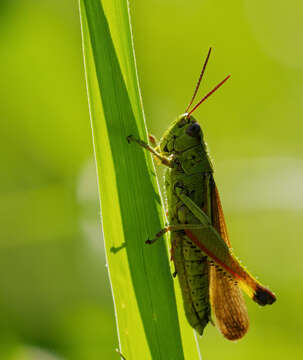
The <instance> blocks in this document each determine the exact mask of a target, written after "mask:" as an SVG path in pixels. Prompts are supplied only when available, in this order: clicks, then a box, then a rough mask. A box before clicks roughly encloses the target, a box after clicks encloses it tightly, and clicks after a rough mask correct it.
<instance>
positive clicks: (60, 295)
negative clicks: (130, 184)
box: [0, 0, 303, 360]
mask: <svg viewBox="0 0 303 360" xmlns="http://www.w3.org/2000/svg"><path fill="white" fill-rule="evenodd" d="M130 9H131V14H132V22H133V34H134V41H135V50H136V55H137V65H138V72H139V78H140V84H141V89H142V96H143V101H144V105H145V112H146V118H147V124H148V128H149V129H150V131H151V132H152V133H153V134H154V135H156V136H157V137H160V136H161V133H162V132H163V131H164V130H165V129H166V127H167V126H168V124H169V122H170V121H171V120H173V119H174V118H175V116H176V115H178V114H180V113H182V112H183V111H184V110H185V108H186V105H187V103H188V101H189V100H190V98H191V95H192V92H193V88H194V85H195V82H196V80H197V77H198V74H199V71H200V69H201V66H202V63H203V60H204V57H205V56H206V53H207V50H208V48H209V46H212V47H213V50H214V51H213V53H212V57H211V60H210V63H209V65H208V68H207V71H206V77H205V79H204V81H203V85H202V91H201V92H200V95H199V97H201V96H202V94H203V93H206V91H207V90H209V89H210V88H211V87H212V86H213V85H215V84H216V83H218V82H219V81H221V80H222V79H223V78H224V77H225V76H226V75H227V74H229V73H230V74H232V79H231V80H229V82H228V83H227V84H226V85H224V87H223V88H222V89H220V90H219V91H218V92H217V93H216V94H215V95H213V97H212V98H210V99H209V100H207V102H206V103H205V104H203V105H202V106H201V107H200V108H199V110H197V111H196V113H195V114H196V117H197V118H198V119H199V121H200V123H201V125H202V127H203V129H204V133H205V137H206V140H207V142H208V144H209V147H210V151H211V155H212V157H213V159H214V162H215V168H216V180H217V183H218V186H219V189H220V193H221V198H222V202H223V207H224V210H225V215H226V220H227V223H228V227H229V233H230V237H231V240H232V244H233V246H234V248H235V251H236V253H237V254H238V256H239V257H240V258H241V259H242V260H243V262H244V263H245V264H246V265H247V267H248V268H249V269H250V271H251V272H252V273H253V274H256V275H259V276H260V279H261V281H263V282H264V283H265V284H266V285H267V284H268V285H270V288H271V289H273V290H274V291H275V292H276V294H277V296H278V301H277V303H276V304H275V305H273V306H272V307H266V308H260V307H258V306H257V305H256V304H254V303H252V302H251V301H249V300H248V301H247V305H248V309H249V314H250V319H251V326H250V331H249V333H248V334H247V336H246V337H245V338H244V339H243V340H241V341H239V342H237V343H229V342H227V341H226V340H225V339H223V338H222V336H221V335H220V334H219V333H218V331H217V330H216V329H215V328H213V327H212V326H211V325H209V326H208V327H207V329H206V331H205V335H204V336H203V337H202V338H201V339H200V340H199V342H200V345H201V351H202V355H203V357H204V359H219V358H224V359H225V360H229V359H234V360H235V359H242V358H246V359H255V358H258V359H265V358H275V359H284V358H286V357H287V358H290V359H294V358H300V356H302V347H303V339H302V334H303V331H302V327H303V315H302V310H301V309H302V296H303V286H302V270H303V268H302V260H301V254H302V251H303V244H302V240H301V239H302V236H303V230H302V226H301V225H300V224H302V221H303V190H302V183H303V146H302V132H303V121H302V115H303V101H302V90H303V85H302V83H303V46H302V39H301V37H302V30H303V23H302V13H303V3H302V1H300V0H289V1H288V2H276V1H273V0H270V1H269V0H265V1H261V0H255V1H250V0H246V1H240V0H235V1H233V2H224V1H217V2H214V1H211V0H207V1H201V0H187V1H185V0H177V1H176V0H149V1H142V0H141V1H140V0H130ZM0 19H1V21H0V32H1V42H0V51H1V56H0V79H1V80H0V81H1V86H0V98H1V100H0V116H1V121H0V134H1V141H0V153H1V173H0V174H1V175H0V185H1V187H0V197H1V208H0V211H1V216H0V228H1V239H0V359H4V360H56V359H71V360H78V359H79V360H80V359H81V360H84V359H85V360H94V359H109V360H111V359H118V358H119V357H118V355H117V354H116V353H115V351H114V349H115V348H116V347H117V344H118V343H117V336H116V330H115V319H114V313H113V305H112V300H111V291H110V285H109V282H108V276H107V269H106V265H105V258H104V249H103V242H102V234H101V230H100V210H99V206H98V194H97V185H96V176H95V167H94V162H93V149H92V141H91V130H90V124H89V116H88V106H87V99H86V90H85V79H84V72H83V61H82V50H81V34H80V25H79V14H78V4H77V1H76V0H43V1H42V0H41V1H39V2H37V1H34V0H14V1H12V0H1V3H0ZM104 176H106V174H105V175H104ZM133 190H134V189H130V191H133ZM104 211H105V210H104ZM155 230H157V229H155ZM128 360H129V359H128Z"/></svg>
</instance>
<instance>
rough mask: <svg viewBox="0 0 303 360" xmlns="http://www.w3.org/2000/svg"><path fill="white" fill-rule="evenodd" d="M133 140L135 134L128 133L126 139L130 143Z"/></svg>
mask: <svg viewBox="0 0 303 360" xmlns="http://www.w3.org/2000/svg"><path fill="white" fill-rule="evenodd" d="M132 140H133V135H128V136H127V137H126V141H127V142H128V143H129V144H130V143H131V142H132Z"/></svg>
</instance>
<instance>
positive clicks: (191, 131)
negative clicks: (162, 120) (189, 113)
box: [186, 122, 201, 137]
mask: <svg viewBox="0 0 303 360" xmlns="http://www.w3.org/2000/svg"><path fill="white" fill-rule="evenodd" d="M200 130H201V128H200V125H199V124H198V123H196V122H195V123H193V124H191V125H190V126H189V127H188V128H187V129H186V134H187V135H189V136H192V137H199V136H200Z"/></svg>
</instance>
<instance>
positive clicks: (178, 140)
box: [159, 113, 203, 155]
mask: <svg viewBox="0 0 303 360" xmlns="http://www.w3.org/2000/svg"><path fill="white" fill-rule="evenodd" d="M202 141H203V132H202V129H201V127H200V125H199V124H198V123H197V120H196V119H195V118H194V117H193V116H191V115H190V116H189V115H188V114H187V113H185V114H182V115H180V116H179V117H178V118H177V119H176V120H175V121H174V122H173V123H172V124H171V125H170V127H169V128H168V130H167V131H166V132H165V133H164V135H163V137H162V138H161V140H160V144H159V146H160V151H161V153H165V154H167V155H170V154H174V153H178V152H182V151H185V150H187V149H189V148H191V147H193V146H195V145H199V144H201V142H202Z"/></svg>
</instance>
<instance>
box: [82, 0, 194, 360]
mask: <svg viewBox="0 0 303 360" xmlns="http://www.w3.org/2000/svg"><path fill="white" fill-rule="evenodd" d="M80 12H81V23H82V36H83V48H84V57H85V68H86V79H87V88H88V94H89V103H90V113H91V121H92V129H93V138H94V146H95V156H96V164H97V173H98V179H99V192H100V198H101V210H102V224H103V232H104V238H105V247H106V253H107V262H108V268H109V274H110V280H111V286H112V292H113V297H114V302H115V311H116V320H117V327H118V333H119V340H120V348H121V351H122V353H123V355H124V356H125V357H126V359H127V360H131V359H150V358H152V359H174V360H176V359H184V358H187V359H191V360H192V359H198V358H199V355H198V351H197V347H196V343H195V339H194V336H193V331H192V330H191V329H190V328H189V326H188V325H187V324H185V320H184V315H183V309H182V312H180V314H179V319H178V313H177V307H176V299H175V295H174V287H173V282H172V277H171V270H170V268H169V263H168V257H167V251H166V247H165V244H164V242H162V241H159V242H158V243H156V244H155V245H153V246H152V247H150V246H147V245H145V244H144V240H145V239H147V238H148V237H149V236H152V235H153V234H155V232H157V231H158V230H159V229H160V228H162V227H163V223H162V220H161V219H162V207H161V200H160V197H159V195H157V194H158V188H157V183H156V179H155V176H154V168H153V164H152V161H151V158H150V155H149V154H145V153H144V152H143V151H142V149H141V148H139V147H138V146H136V145H134V144H131V145H129V144H128V143H127V141H126V137H127V136H128V135H129V134H133V135H135V136H136V137H140V138H142V139H146V128H145V123H144V116H143V110H142V106H141V101H140V93H139V88H138V83H137V76H136V67H135V60H134V55H133V46H132V38H131V31H130V24H129V14H128V3H127V1H126V0H104V1H102V2H101V1H100V0H80ZM177 297H178V302H179V301H180V295H178V296H177ZM179 324H180V325H179ZM180 329H181V330H182V331H181V332H180ZM113 350H114V349H113Z"/></svg>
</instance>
